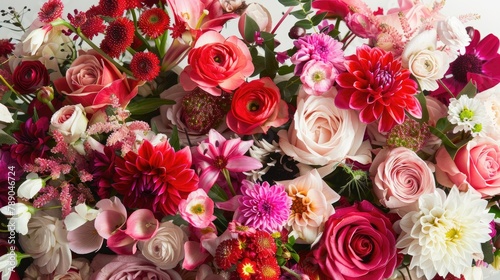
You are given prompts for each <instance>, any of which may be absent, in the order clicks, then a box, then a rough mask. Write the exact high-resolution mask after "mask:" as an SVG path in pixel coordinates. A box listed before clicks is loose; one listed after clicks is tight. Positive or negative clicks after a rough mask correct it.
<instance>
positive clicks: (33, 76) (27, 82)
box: [12, 60, 50, 94]
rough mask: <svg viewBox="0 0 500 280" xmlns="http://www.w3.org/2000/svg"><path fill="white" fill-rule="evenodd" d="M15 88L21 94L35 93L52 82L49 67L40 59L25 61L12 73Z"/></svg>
mask: <svg viewBox="0 0 500 280" xmlns="http://www.w3.org/2000/svg"><path fill="white" fill-rule="evenodd" d="M12 81H13V83H14V89H15V90H17V91H18V92H19V93H21V94H28V93H34V92H35V91H36V90H37V89H39V88H40V87H43V86H47V85H49V83H50V78H49V72H48V71H47V68H45V66H44V65H43V64H42V63H41V62H40V61H38V60H33V61H29V60H26V61H23V62H22V63H21V64H19V65H18V66H17V67H16V68H15V69H14V73H13V74H12Z"/></svg>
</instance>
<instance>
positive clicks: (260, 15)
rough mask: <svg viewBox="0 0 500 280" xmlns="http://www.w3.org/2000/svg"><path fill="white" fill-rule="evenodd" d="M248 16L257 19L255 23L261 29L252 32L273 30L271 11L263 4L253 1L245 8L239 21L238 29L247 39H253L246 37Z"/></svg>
mask: <svg viewBox="0 0 500 280" xmlns="http://www.w3.org/2000/svg"><path fill="white" fill-rule="evenodd" d="M247 17H250V18H251V19H253V21H255V23H256V24H257V25H258V27H259V30H253V31H254V32H252V34H253V33H255V31H264V32H270V31H271V28H272V19H271V14H270V13H269V11H268V10H267V9H266V8H265V7H264V6H262V5H261V4H258V3H251V4H250V5H248V7H247V8H246V9H245V12H244V13H243V14H242V15H241V17H240V20H239V21H238V29H239V31H240V34H241V36H242V37H243V38H245V39H246V40H247V41H248V40H249V39H253V38H246V37H245V25H246V21H247Z"/></svg>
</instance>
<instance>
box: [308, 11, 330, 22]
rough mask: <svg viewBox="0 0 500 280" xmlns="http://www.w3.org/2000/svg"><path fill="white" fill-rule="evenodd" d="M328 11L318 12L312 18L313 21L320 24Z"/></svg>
mask: <svg viewBox="0 0 500 280" xmlns="http://www.w3.org/2000/svg"><path fill="white" fill-rule="evenodd" d="M325 16H326V12H325V13H321V14H316V15H314V16H313V17H312V18H311V21H312V23H313V24H314V25H318V24H320V23H321V21H322V20H323V19H324V18H325Z"/></svg>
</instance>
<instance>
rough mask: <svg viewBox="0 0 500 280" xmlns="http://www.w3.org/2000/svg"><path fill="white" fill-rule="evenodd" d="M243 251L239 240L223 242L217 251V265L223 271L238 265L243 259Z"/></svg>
mask: <svg viewBox="0 0 500 280" xmlns="http://www.w3.org/2000/svg"><path fill="white" fill-rule="evenodd" d="M241 254H242V250H241V248H240V246H239V242H238V239H235V238H233V239H226V240H224V241H222V242H221V243H220V244H219V246H217V250H216V251H215V264H216V265H217V266H218V267H219V268H221V269H224V270H226V269H228V268H230V267H231V266H232V265H234V264H236V263H237V262H238V260H239V259H240V258H241Z"/></svg>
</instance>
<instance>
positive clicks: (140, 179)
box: [113, 141, 198, 215]
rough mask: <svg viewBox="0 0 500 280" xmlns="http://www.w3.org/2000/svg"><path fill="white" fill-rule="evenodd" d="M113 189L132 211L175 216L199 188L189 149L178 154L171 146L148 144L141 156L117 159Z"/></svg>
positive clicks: (140, 153)
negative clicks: (140, 209)
mask: <svg viewBox="0 0 500 280" xmlns="http://www.w3.org/2000/svg"><path fill="white" fill-rule="evenodd" d="M115 160H116V163H115V171H116V173H115V175H114V182H115V183H113V188H115V189H116V190H117V192H118V193H120V194H122V195H123V204H124V205H125V206H127V207H129V208H146V209H150V210H151V211H153V212H155V213H158V212H161V213H163V214H166V215H175V213H176V212H177V208H178V205H179V202H180V201H181V200H182V199H186V198H187V196H188V194H189V193H190V192H192V191H195V190H196V189H197V188H198V176H197V175H196V173H195V172H194V170H193V169H191V168H190V167H191V162H192V161H191V152H190V150H189V147H186V148H184V149H182V150H179V151H177V152H176V151H175V150H174V148H172V147H171V146H170V144H169V143H168V142H164V143H160V144H158V145H156V146H153V145H152V144H151V143H150V142H149V141H144V142H143V143H142V145H141V146H140V147H139V150H138V152H137V153H135V152H133V151H130V152H128V153H127V154H126V155H125V157H124V158H120V157H117V158H116V159H115Z"/></svg>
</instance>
